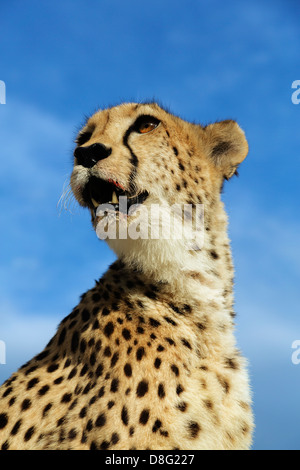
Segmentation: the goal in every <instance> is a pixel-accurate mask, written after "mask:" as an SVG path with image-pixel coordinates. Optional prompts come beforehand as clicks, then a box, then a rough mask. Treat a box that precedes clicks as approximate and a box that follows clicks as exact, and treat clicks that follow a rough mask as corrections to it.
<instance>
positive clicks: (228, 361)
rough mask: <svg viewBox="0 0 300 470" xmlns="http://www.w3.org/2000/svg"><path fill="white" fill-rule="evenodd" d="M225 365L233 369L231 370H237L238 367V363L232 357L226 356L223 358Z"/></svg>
mask: <svg viewBox="0 0 300 470" xmlns="http://www.w3.org/2000/svg"><path fill="white" fill-rule="evenodd" d="M225 366H226V367H227V368H229V369H233V370H237V369H238V365H237V363H236V362H235V360H234V359H232V358H226V359H225Z"/></svg>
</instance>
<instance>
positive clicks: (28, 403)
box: [21, 398, 31, 411]
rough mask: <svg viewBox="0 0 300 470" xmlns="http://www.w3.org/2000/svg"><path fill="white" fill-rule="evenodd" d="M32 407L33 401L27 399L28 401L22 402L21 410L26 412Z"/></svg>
mask: <svg viewBox="0 0 300 470" xmlns="http://www.w3.org/2000/svg"><path fill="white" fill-rule="evenodd" d="M30 407H31V401H30V400H29V399H28V398H26V399H25V400H24V401H23V402H22V405H21V410H22V411H26V410H28V409H29V408H30Z"/></svg>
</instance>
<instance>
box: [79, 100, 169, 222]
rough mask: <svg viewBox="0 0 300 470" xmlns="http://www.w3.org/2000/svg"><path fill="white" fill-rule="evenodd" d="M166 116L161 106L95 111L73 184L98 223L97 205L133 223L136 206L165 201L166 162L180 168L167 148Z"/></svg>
mask: <svg viewBox="0 0 300 470" xmlns="http://www.w3.org/2000/svg"><path fill="white" fill-rule="evenodd" d="M167 114H168V113H166V112H165V111H163V110H162V109H161V108H159V107H158V106H157V105H136V104H125V105H121V106H119V107H116V108H112V109H109V110H104V111H100V112H97V113H96V114H94V115H93V116H92V117H91V118H90V119H89V120H88V121H87V123H86V125H85V126H84V128H83V129H82V131H81V132H80V133H79V135H78V137H77V141H76V142H77V147H76V149H75V151H74V157H75V160H74V169H73V173H72V177H71V186H72V190H73V193H74V195H75V197H76V198H77V200H78V202H79V203H80V204H81V205H82V206H85V207H88V208H89V209H90V211H91V215H92V221H93V223H94V225H96V223H97V221H98V218H99V206H100V207H101V209H103V208H104V209H105V208H106V207H107V210H108V211H109V209H110V212H114V216H115V217H116V218H119V217H120V215H121V214H122V213H123V214H126V215H127V219H130V218H131V217H132V214H133V213H134V211H132V210H131V209H133V208H134V207H136V206H139V205H141V204H145V203H147V204H148V203H149V204H151V203H154V202H156V203H159V202H161V201H162V200H164V201H165V202H167V200H168V189H169V188H168V186H167V185H166V187H165V190H163V188H162V185H161V175H160V173H161V167H162V162H163V161H165V162H167V161H168V164H169V165H170V166H172V159H174V160H175V161H174V162H173V165H174V166H175V165H177V162H176V155H174V150H172V149H171V150H170V149H169V148H168V135H170V134H169V131H168V130H167V124H166V121H167V119H166V118H167ZM164 166H165V169H164V176H163V177H164V179H165V180H167V178H166V168H167V165H166V164H165V165H164ZM171 171H172V173H173V174H174V170H171ZM169 184H170V188H171V186H172V185H171V181H169ZM110 215H111V214H110ZM102 217H104V216H102Z"/></svg>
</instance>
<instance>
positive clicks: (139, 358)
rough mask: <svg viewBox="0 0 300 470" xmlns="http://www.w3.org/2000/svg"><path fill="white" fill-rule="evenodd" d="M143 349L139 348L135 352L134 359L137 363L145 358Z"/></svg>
mask: <svg viewBox="0 0 300 470" xmlns="http://www.w3.org/2000/svg"><path fill="white" fill-rule="evenodd" d="M145 354H146V353H145V348H144V347H140V348H138V350H137V352H136V358H137V360H138V361H141V360H142V358H143V357H144V356H145Z"/></svg>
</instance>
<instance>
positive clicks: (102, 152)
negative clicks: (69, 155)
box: [74, 143, 112, 168]
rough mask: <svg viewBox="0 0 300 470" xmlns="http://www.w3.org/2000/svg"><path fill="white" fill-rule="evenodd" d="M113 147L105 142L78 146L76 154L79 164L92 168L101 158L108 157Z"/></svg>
mask: <svg viewBox="0 0 300 470" xmlns="http://www.w3.org/2000/svg"><path fill="white" fill-rule="evenodd" d="M111 151H112V150H111V148H110V147H106V146H105V145H103V144H98V143H97V144H92V145H89V146H88V147H77V149H75V152H74V156H75V157H76V159H77V164H78V165H82V166H84V167H85V168H92V167H93V166H94V165H96V163H97V162H99V160H103V159H104V158H107V157H108V156H109V155H110V154H111Z"/></svg>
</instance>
